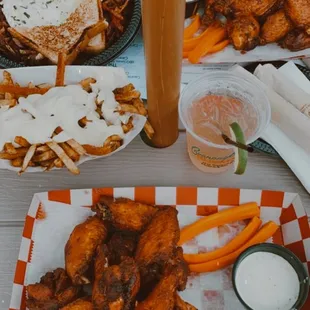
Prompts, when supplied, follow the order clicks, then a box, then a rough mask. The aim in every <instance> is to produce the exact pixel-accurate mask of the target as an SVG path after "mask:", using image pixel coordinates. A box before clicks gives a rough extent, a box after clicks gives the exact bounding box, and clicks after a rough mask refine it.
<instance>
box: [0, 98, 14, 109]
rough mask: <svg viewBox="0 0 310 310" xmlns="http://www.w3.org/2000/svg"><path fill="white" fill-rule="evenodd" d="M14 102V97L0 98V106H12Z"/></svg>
mask: <svg viewBox="0 0 310 310" xmlns="http://www.w3.org/2000/svg"><path fill="white" fill-rule="evenodd" d="M16 104H17V100H16V99H0V107H4V106H8V107H9V108H13V107H15V106H16Z"/></svg>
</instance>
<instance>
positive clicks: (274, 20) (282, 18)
mask: <svg viewBox="0 0 310 310" xmlns="http://www.w3.org/2000/svg"><path fill="white" fill-rule="evenodd" d="M291 29H292V23H291V21H290V20H289V18H287V16H286V14H285V11H284V10H283V9H282V10H279V11H278V12H276V13H275V14H273V15H270V16H268V17H267V19H266V22H265V23H264V25H263V26H262V29H261V35H260V38H261V40H260V44H261V45H265V44H268V43H272V42H278V41H279V40H281V39H282V38H284V37H285V36H286V35H287V34H288V33H289V31H290V30H291Z"/></svg>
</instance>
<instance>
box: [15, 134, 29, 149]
mask: <svg viewBox="0 0 310 310" xmlns="http://www.w3.org/2000/svg"><path fill="white" fill-rule="evenodd" d="M14 142H15V143H16V144H18V145H20V146H22V147H30V145H31V144H30V143H29V142H28V141H27V140H26V139H25V138H23V137H21V136H16V137H15V139H14Z"/></svg>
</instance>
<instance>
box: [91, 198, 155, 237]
mask: <svg viewBox="0 0 310 310" xmlns="http://www.w3.org/2000/svg"><path fill="white" fill-rule="evenodd" d="M92 210H93V211H95V212H97V214H98V215H100V216H101V217H102V219H104V220H107V221H110V222H111V223H112V224H113V226H114V227H115V228H117V229H119V230H126V231H132V232H140V231H142V230H143V229H144V228H145V226H146V225H147V224H148V223H149V222H150V220H151V219H152V218H153V216H154V215H155V214H156V212H157V211H158V208H157V207H154V206H150V205H147V204H143V203H139V202H135V201H132V200H130V199H126V198H117V199H115V201H113V200H112V199H111V197H107V196H102V197H101V198H100V202H99V203H98V204H96V205H95V206H93V208H92Z"/></svg>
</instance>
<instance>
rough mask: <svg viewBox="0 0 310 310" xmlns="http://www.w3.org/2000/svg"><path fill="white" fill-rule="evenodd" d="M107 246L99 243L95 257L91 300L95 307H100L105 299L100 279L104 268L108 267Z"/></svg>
mask: <svg viewBox="0 0 310 310" xmlns="http://www.w3.org/2000/svg"><path fill="white" fill-rule="evenodd" d="M108 256H109V253H108V248H107V246H106V245H99V246H98V247H97V250H96V257H95V269H94V270H95V276H94V279H95V281H94V285H93V290H92V300H93V303H94V305H95V306H96V307H95V308H96V309H101V307H103V305H104V304H105V301H106V296H105V292H104V290H102V289H101V279H102V277H103V273H104V271H105V269H106V268H107V267H108Z"/></svg>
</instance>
